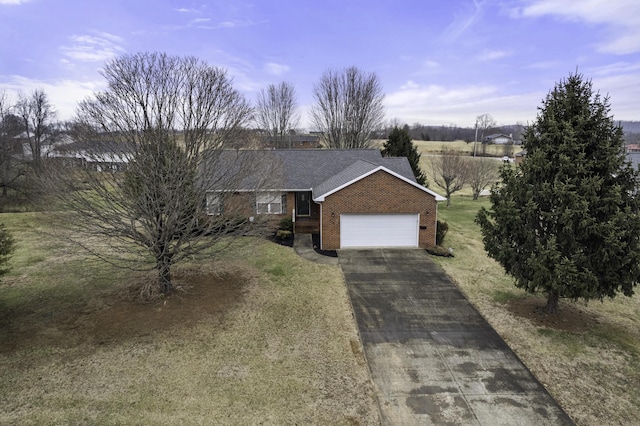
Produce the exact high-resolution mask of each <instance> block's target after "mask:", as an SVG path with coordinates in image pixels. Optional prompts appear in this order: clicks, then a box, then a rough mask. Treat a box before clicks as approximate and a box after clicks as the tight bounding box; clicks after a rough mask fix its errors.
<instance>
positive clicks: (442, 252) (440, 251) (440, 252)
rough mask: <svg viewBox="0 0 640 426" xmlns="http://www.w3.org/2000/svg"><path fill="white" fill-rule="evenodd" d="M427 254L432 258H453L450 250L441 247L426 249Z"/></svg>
mask: <svg viewBox="0 0 640 426" xmlns="http://www.w3.org/2000/svg"><path fill="white" fill-rule="evenodd" d="M427 253H429V254H431V255H434V256H443V257H453V253H452V250H451V249H448V248H446V247H442V246H435V247H431V248H428V249H427Z"/></svg>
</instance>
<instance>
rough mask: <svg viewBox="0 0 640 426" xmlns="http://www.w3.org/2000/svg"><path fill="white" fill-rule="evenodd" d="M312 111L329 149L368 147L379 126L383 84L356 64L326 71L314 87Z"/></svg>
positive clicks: (380, 123) (382, 109)
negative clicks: (342, 68)
mask: <svg viewBox="0 0 640 426" xmlns="http://www.w3.org/2000/svg"><path fill="white" fill-rule="evenodd" d="M313 96H314V98H315V100H316V105H315V106H314V107H313V108H312V110H311V116H312V120H313V122H314V124H315V126H316V128H317V129H318V130H319V131H321V132H323V133H324V138H325V141H326V143H327V145H328V146H329V148H341V149H345V148H346V149H351V148H367V147H368V146H369V142H370V140H371V138H372V134H373V133H374V131H376V130H377V129H378V128H379V127H381V126H382V123H383V120H384V107H383V105H382V99H383V98H384V95H383V93H382V85H381V84H380V81H379V80H378V77H377V76H376V74H374V73H370V74H365V73H364V72H363V71H361V70H359V69H358V68H356V67H351V68H347V69H346V70H344V71H342V72H337V71H332V70H329V71H326V72H325V73H324V74H323V75H322V77H321V79H320V83H318V84H317V85H316V86H315V87H314V89H313Z"/></svg>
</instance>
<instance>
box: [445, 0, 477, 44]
mask: <svg viewBox="0 0 640 426" xmlns="http://www.w3.org/2000/svg"><path fill="white" fill-rule="evenodd" d="M466 5H467V3H465V6H466ZM481 14H482V3H479V2H478V1H476V0H473V8H472V9H471V8H470V7H469V8H467V10H465V11H464V12H462V13H459V14H457V15H456V16H455V18H454V20H453V22H451V24H449V26H448V27H447V28H446V29H445V30H444V33H443V34H442V36H441V39H442V41H444V42H445V43H453V42H454V41H456V40H457V39H458V38H459V37H460V36H462V34H464V33H465V32H466V31H467V30H468V29H469V28H471V27H472V26H473V24H474V23H475V22H476V21H477V20H478V19H479V18H480V16H481Z"/></svg>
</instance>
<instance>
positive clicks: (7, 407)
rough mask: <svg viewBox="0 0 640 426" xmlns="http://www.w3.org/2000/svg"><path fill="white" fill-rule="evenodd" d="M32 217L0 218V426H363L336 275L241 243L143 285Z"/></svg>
mask: <svg viewBox="0 0 640 426" xmlns="http://www.w3.org/2000/svg"><path fill="white" fill-rule="evenodd" d="M45 219H46V218H45V216H43V215H38V214H30V213H29V214H24V213H20V214H3V215H0V221H1V222H5V223H6V224H7V226H8V227H9V228H10V229H11V230H12V231H13V232H14V237H15V238H16V240H17V242H18V243H19V248H18V251H17V253H16V255H15V256H14V259H13V260H12V265H13V267H14V269H13V271H12V272H11V273H10V274H9V275H8V276H6V277H4V278H3V280H2V282H1V283H0V371H2V374H1V375H0V424H87V423H101V424H102V423H108V424H113V423H116V424H154V425H156V424H261V423H264V424H311V423H315V424H345V425H347V424H377V423H378V412H377V407H376V402H375V397H374V393H373V389H372V385H371V383H370V381H369V376H368V371H367V367H366V365H365V362H364V359H363V357H362V353H361V350H360V345H359V341H358V337H357V332H356V327H355V323H354V320H353V317H352V315H351V308H350V305H349V302H348V298H347V293H346V288H345V285H344V282H343V279H342V274H341V272H340V269H339V267H337V266H330V265H318V264H314V263H311V262H308V261H306V260H303V259H301V258H299V257H298V256H297V255H296V254H295V253H294V252H293V250H292V249H291V248H289V247H283V246H280V245H277V244H274V243H271V242H268V241H264V240H258V239H255V238H249V237H247V238H246V239H244V240H243V243H241V244H239V245H237V246H235V248H233V250H232V251H230V252H228V253H226V254H225V257H224V258H223V259H218V260H215V261H205V262H198V263H193V264H191V265H185V266H183V267H180V268H178V269H176V273H175V277H176V279H175V283H176V286H177V287H178V290H177V291H176V292H175V293H174V294H172V295H170V296H169V297H166V298H163V299H159V300H157V301H155V302H147V303H143V302H140V301H139V300H137V299H135V298H132V296H133V295H134V294H135V292H134V291H132V288H135V286H136V285H139V284H140V283H141V282H143V281H144V280H146V279H149V277H152V276H153V274H152V273H150V274H141V273H134V272H131V271H127V270H121V269H118V268H116V267H113V266H111V265H108V264H105V263H99V262H89V261H87V260H85V259H83V258H82V257H80V256H79V255H78V254H76V253H74V252H73V251H70V249H69V247H67V246H66V245H65V244H63V243H60V242H56V241H51V240H50V239H48V238H47V237H46V235H44V234H40V233H39V232H38V230H46V223H45V222H44V220H45Z"/></svg>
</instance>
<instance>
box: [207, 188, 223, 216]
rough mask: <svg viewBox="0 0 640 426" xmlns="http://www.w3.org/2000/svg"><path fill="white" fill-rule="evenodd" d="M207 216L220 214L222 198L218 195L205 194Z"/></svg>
mask: <svg viewBox="0 0 640 426" xmlns="http://www.w3.org/2000/svg"><path fill="white" fill-rule="evenodd" d="M207 214H208V215H209V216H220V215H221V214H222V196H221V195H220V194H212V193H209V194H207Z"/></svg>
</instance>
